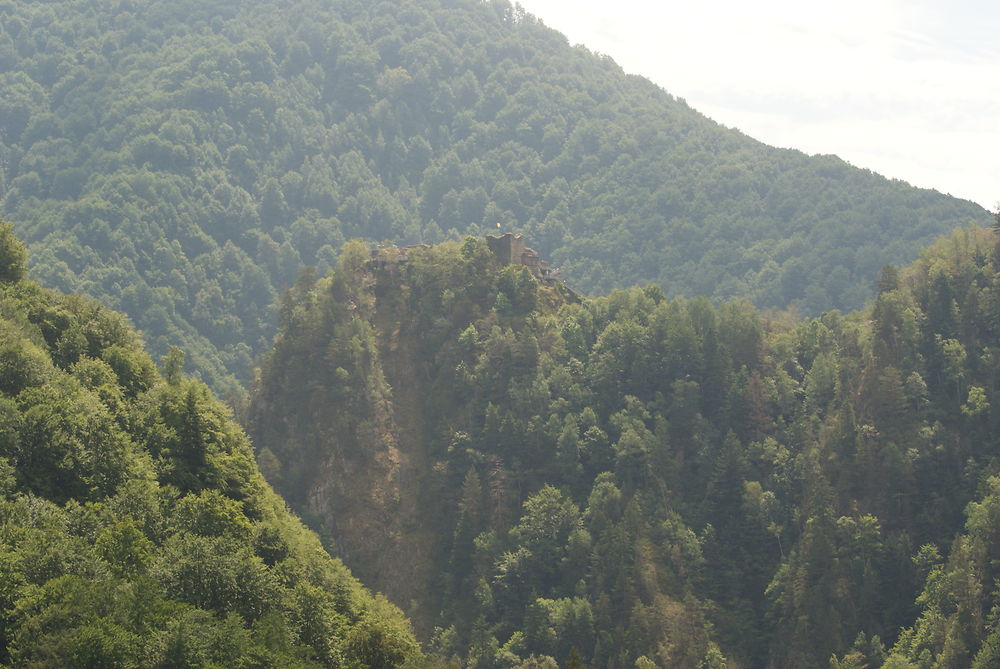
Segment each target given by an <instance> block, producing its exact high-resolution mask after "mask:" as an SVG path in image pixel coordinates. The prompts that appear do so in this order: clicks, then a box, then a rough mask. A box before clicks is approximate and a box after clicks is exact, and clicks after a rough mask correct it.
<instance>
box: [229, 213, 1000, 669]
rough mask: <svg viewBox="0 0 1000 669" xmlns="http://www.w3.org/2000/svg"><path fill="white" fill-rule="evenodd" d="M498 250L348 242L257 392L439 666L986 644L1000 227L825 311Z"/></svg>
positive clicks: (267, 460)
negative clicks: (628, 283) (599, 274)
mask: <svg viewBox="0 0 1000 669" xmlns="http://www.w3.org/2000/svg"><path fill="white" fill-rule="evenodd" d="M503 251H504V250H503V249H502V248H498V245H497V244H495V243H493V244H487V243H486V241H485V240H483V239H481V238H473V237H468V238H466V239H465V240H464V241H462V242H447V243H443V244H439V245H434V246H425V247H415V248H412V249H408V250H407V251H406V253H405V261H402V262H396V263H381V262H376V261H375V260H377V259H378V258H379V257H380V255H379V254H380V252H377V253H376V258H375V260H373V259H372V255H371V252H370V251H369V249H368V248H367V247H366V246H365V245H364V244H362V243H361V242H351V243H349V244H348V245H347V246H345V247H344V249H343V250H342V251H341V253H340V260H339V261H338V264H337V266H336V267H335V268H334V269H333V270H331V272H330V273H329V274H328V275H327V276H325V277H322V278H318V277H315V276H309V275H306V276H303V277H302V279H301V280H300V281H299V282H298V283H297V284H296V285H295V286H294V287H293V288H292V289H291V290H290V291H289V292H288V293H287V294H286V296H285V298H284V300H283V302H282V305H281V312H282V323H281V326H280V328H279V334H278V337H277V338H276V341H275V347H274V349H273V351H272V352H271V353H270V354H269V355H268V356H267V357H266V358H265V359H264V363H263V365H262V367H261V370H260V374H259V379H258V382H257V383H256V384H255V387H254V391H253V394H252V401H251V405H250V411H249V431H250V433H251V435H252V436H253V439H254V443H255V445H256V447H257V449H258V459H259V461H260V463H261V467H262V469H263V471H264V472H265V474H266V476H267V477H268V480H270V481H272V482H273V483H274V485H275V486H276V487H277V488H278V490H280V491H282V492H283V493H284V494H286V495H287V498H288V500H289V502H290V504H292V506H293V507H294V508H296V509H298V510H299V511H300V512H301V513H302V514H303V516H304V517H306V518H308V519H309V522H310V523H311V524H312V525H313V526H314V527H315V528H316V529H317V530H318V531H319V532H320V533H321V534H323V535H325V536H328V537H329V540H330V545H331V546H333V547H334V550H335V551H336V553H337V554H338V555H340V556H342V557H343V559H344V560H345V562H346V563H347V564H348V565H349V566H350V567H351V568H352V569H353V570H354V571H355V573H357V574H358V576H359V578H361V579H362V581H363V582H365V583H366V584H368V585H369V586H370V587H373V588H376V589H378V590H380V591H382V592H385V593H386V595H387V596H388V597H389V598H390V599H391V600H392V601H394V602H396V603H397V604H398V605H400V606H401V607H402V608H403V609H404V610H405V611H407V613H408V614H409V615H410V616H411V618H412V619H413V621H414V624H415V626H416V629H417V631H418V634H420V635H421V636H422V638H424V639H425V640H427V641H429V643H430V647H429V650H430V651H431V653H432V655H433V656H436V657H437V658H438V662H439V663H440V664H446V663H447V662H448V661H449V660H454V661H455V662H457V663H458V666H475V667H520V666H524V667H531V666H552V665H551V664H548V665H547V664H544V662H550V661H551V659H554V660H557V661H559V662H560V663H561V662H566V661H567V660H568V658H569V657H570V655H572V653H573V652H574V650H575V652H576V653H577V654H578V656H579V658H580V659H582V661H583V663H584V666H592V667H613V668H615V669H618V668H621V669H632V668H633V667H644V668H645V667H721V666H729V667H732V666H737V667H774V668H785V667H787V668H794V667H807V666H809V667H811V666H823V665H825V664H830V663H831V657H833V662H834V663H833V664H832V665H831V666H835V667H838V668H843V669H847V668H851V669H858V668H860V667H864V666H868V667H880V666H883V664H885V666H886V667H901V666H914V665H913V664H909V663H917V664H916V665H915V666H924V665H927V666H942V667H955V668H956V669H957V668H958V667H968V666H976V667H987V666H993V665H992V664H991V663H995V661H996V658H997V657H998V655H997V652H998V651H997V649H998V648H1000V644H998V643H997V639H1000V631H998V627H997V625H998V618H997V616H996V615H995V611H996V610H997V609H996V607H997V606H998V603H997V600H996V593H995V591H994V587H993V583H994V581H995V578H996V577H997V575H998V573H997V565H998V564H1000V562H998V561H997V560H996V559H995V556H996V555H997V554H998V548H997V546H998V545H1000V543H998V540H997V537H1000V523H998V521H997V519H998V518H1000V515H998V514H997V513H996V510H997V508H1000V506H998V504H1000V503H998V499H1000V493H998V491H1000V479H998V478H997V477H998V476H1000V458H998V457H997V454H998V453H1000V441H998V435H1000V397H998V395H997V393H998V379H1000V367H998V361H1000V351H998V349H997V347H996V345H995V343H996V342H997V341H998V340H1000V329H998V328H1000V311H998V305H1000V301H998V295H1000V271H998V267H1000V243H998V242H997V240H996V238H995V236H994V233H993V232H992V231H989V230H983V229H966V230H961V231H956V232H955V233H954V234H953V235H952V236H951V237H949V238H944V239H941V240H939V241H938V242H936V243H935V244H934V245H933V246H931V247H929V248H928V249H926V250H925V251H924V253H923V254H922V256H921V258H920V259H919V260H918V261H916V262H915V263H913V264H912V265H910V266H908V267H905V268H896V267H893V266H887V267H885V268H884V269H883V271H882V272H881V274H880V277H879V280H878V293H877V296H876V298H875V299H874V301H873V303H872V304H871V305H870V306H869V307H868V308H866V309H865V310H862V311H857V312H852V313H849V314H846V315H842V314H839V313H836V312H831V313H827V314H824V315H823V316H821V317H818V318H813V319H804V320H801V321H796V320H793V319H775V318H773V317H772V318H766V317H764V316H762V315H761V314H760V313H758V312H757V311H756V310H755V309H754V308H753V307H752V306H751V305H750V304H748V303H746V302H725V303H722V304H720V305H718V306H713V305H712V304H711V303H710V302H709V301H708V300H707V299H705V298H698V299H693V300H685V299H682V298H674V299H668V298H667V297H666V296H665V294H664V292H663V290H662V289H661V288H660V287H658V286H656V285H652V284H650V285H647V286H645V287H642V288H638V287H636V288H629V289H627V290H621V291H613V292H612V293H611V294H610V295H608V296H607V297H599V298H586V299H583V300H579V299H575V298H574V297H573V296H572V294H570V293H568V292H567V291H565V290H564V288H563V286H562V285H561V284H559V283H558V282H548V281H545V280H540V279H539V278H538V277H536V276H533V274H532V272H531V269H530V266H529V265H530V263H529V264H528V265H526V264H524V263H523V262H521V263H519V262H514V263H510V262H509V260H510V258H508V257H504V253H503ZM387 252H388V251H387ZM991 612H992V613H991ZM545 657H548V658H551V659H550V660H545V659H544V658H545ZM532 658H534V659H532ZM935 662H937V664H935ZM533 663H534V664H533ZM538 663H541V664H538ZM724 663H726V664H725V665H724Z"/></svg>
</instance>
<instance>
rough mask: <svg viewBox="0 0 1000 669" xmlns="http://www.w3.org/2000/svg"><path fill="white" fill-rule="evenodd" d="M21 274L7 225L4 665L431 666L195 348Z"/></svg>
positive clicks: (1, 252) (2, 379) (1, 471)
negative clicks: (265, 471)
mask: <svg viewBox="0 0 1000 669" xmlns="http://www.w3.org/2000/svg"><path fill="white" fill-rule="evenodd" d="M24 271H25V267H24V248H23V246H22V245H21V244H20V242H18V241H17V240H16V239H15V238H14V237H13V236H12V234H11V231H10V226H9V225H3V226H0V666H2V667H119V668H125V667H337V668H345V669H347V668H350V669H366V668H372V667H379V668H386V669H388V668H390V667H400V666H404V663H406V666H412V667H417V666H423V665H421V664H420V663H421V662H422V656H421V653H420V650H419V646H418V644H417V642H416V641H415V638H414V636H413V633H412V631H411V629H410V627H409V624H408V622H407V621H406V620H405V619H404V618H403V616H402V614H401V613H400V612H399V610H398V609H397V608H396V607H394V606H392V605H391V604H389V603H388V602H387V601H385V599H384V598H381V597H379V598H373V597H372V595H371V594H370V593H369V592H368V591H366V590H364V589H363V588H362V587H361V586H360V584H359V583H358V582H357V581H356V580H355V579H354V578H353V577H352V576H351V575H350V573H349V572H348V571H347V569H345V567H344V566H343V564H341V563H340V562H339V561H338V560H335V559H333V558H331V557H330V556H329V555H328V554H327V553H326V552H325V551H324V550H323V547H322V545H321V544H320V542H319V541H318V539H317V537H316V536H315V535H314V534H313V533H312V532H310V531H308V530H306V529H305V528H304V527H303V526H302V525H301V524H300V523H299V521H298V520H297V519H295V518H294V517H293V516H292V515H291V514H290V513H289V512H288V510H287V508H286V506H285V504H284V502H283V501H282V500H281V499H280V498H279V497H278V496H277V495H276V494H275V493H274V492H273V491H272V489H271V488H270V487H269V486H268V484H267V483H265V481H264V479H263V477H262V476H261V475H260V473H259V471H258V469H257V466H256V464H255V463H254V458H253V452H252V449H251V448H250V444H249V441H248V439H247V437H246V435H245V434H244V433H243V432H242V431H241V430H240V428H238V427H237V426H236V424H235V423H234V422H233V420H232V418H231V417H230V415H229V410H228V409H226V408H225V407H224V405H222V404H221V403H220V402H219V401H217V400H215V399H214V398H213V397H212V395H211V393H210V392H209V391H208V389H207V387H206V386H205V384H204V383H202V382H199V381H194V380H191V379H189V378H186V377H184V376H183V375H182V374H181V371H180V368H181V366H182V364H183V356H182V354H181V353H180V352H179V350H176V349H175V350H174V351H172V352H171V353H170V354H169V355H168V356H167V357H166V359H165V360H164V362H163V369H162V371H160V370H158V369H157V368H156V367H155V366H154V364H153V363H152V361H151V360H150V358H149V357H148V356H147V355H146V353H145V352H144V351H143V350H142V342H141V341H140V340H139V339H138V337H137V336H136V334H135V333H134V332H133V331H132V330H131V329H130V327H129V326H128V325H127V324H126V321H125V319H124V318H123V317H122V316H121V315H119V314H116V313H113V312H111V311H109V310H107V309H106V308H104V307H102V306H100V305H98V304H96V303H94V302H91V301H88V300H85V299H82V298H80V297H79V296H64V295H59V294H56V293H53V292H50V291H47V290H44V289H42V288H40V287H39V286H38V285H36V284H34V283H30V282H27V281H24V280H23V275H24Z"/></svg>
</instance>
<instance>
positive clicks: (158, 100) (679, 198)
mask: <svg viewBox="0 0 1000 669" xmlns="http://www.w3.org/2000/svg"><path fill="white" fill-rule="evenodd" d="M678 66H682V64H678ZM0 213H2V214H3V215H4V217H5V218H6V219H7V220H9V221H11V222H13V223H14V224H15V226H16V229H17V230H18V232H19V234H20V235H22V236H23V238H24V239H25V240H26V241H27V243H28V245H29V247H30V248H31V250H32V255H31V262H32V268H33V270H32V271H33V276H34V277H35V278H36V279H37V280H38V281H39V282H40V283H41V284H42V285H44V286H46V287H49V288H54V289H59V290H63V291H66V292H81V293H84V294H87V295H90V296H93V297H96V298H99V299H100V300H102V301H103V302H104V303H105V304H106V305H109V306H111V307H112V308H115V309H119V310H121V311H123V312H125V313H127V314H128V315H129V316H130V317H131V318H132V320H133V321H134V322H135V324H136V325H137V327H138V328H140V329H141V330H142V332H143V334H144V337H145V339H146V341H147V343H148V345H149V346H150V348H151V349H152V351H153V352H154V353H155V354H156V355H162V354H164V353H166V351H167V350H168V349H169V347H170V345H175V344H176V345H180V346H182V347H183V348H184V349H185V350H186V351H187V352H188V364H189V367H190V368H191V371H193V372H195V373H196V374H197V375H198V376H199V377H200V378H201V379H202V380H204V381H206V382H207V383H208V384H209V385H210V386H211V387H212V388H213V389H215V390H216V391H217V392H222V393H229V392H233V391H239V390H240V389H241V388H242V387H243V386H244V385H245V383H246V381H247V379H248V377H249V370H250V368H251V363H252V360H253V358H254V357H255V356H256V355H258V354H260V353H263V352H264V351H265V350H267V348H268V346H269V345H270V341H271V337H272V335H273V327H274V322H275V320H276V314H275V312H274V303H275V299H276V297H277V295H279V294H280V293H281V291H282V290H283V289H284V288H285V287H286V286H288V285H290V284H291V283H292V282H293V281H294V279H295V277H296V275H297V272H298V269H299V267H300V266H301V265H303V264H305V265H314V266H316V267H317V268H318V272H319V274H320V275H323V274H325V273H326V271H327V270H328V269H329V268H330V267H332V265H333V264H334V263H335V259H336V256H337V252H338V249H339V248H340V246H341V245H342V244H343V243H344V241H345V239H349V238H352V237H363V238H365V239H368V240H376V241H377V240H385V239H391V240H393V241H395V242H396V243H415V242H439V241H442V240H444V239H453V240H458V239H460V238H461V236H462V235H464V234H466V233H470V234H481V232H482V230H483V228H484V226H486V227H490V228H492V227H493V226H495V224H496V223H497V222H500V223H502V225H503V226H505V228H506V229H516V230H521V231H524V232H526V233H528V234H529V235H530V236H531V238H532V239H533V241H534V243H535V245H536V246H537V247H538V248H539V250H540V251H541V252H542V253H543V254H544V255H545V256H546V257H548V258H550V259H551V260H552V261H553V262H554V263H555V264H557V265H561V266H562V267H563V269H564V270H565V272H566V276H568V277H571V281H572V283H573V284H574V286H575V287H576V288H577V289H578V290H579V291H580V292H583V293H588V294H606V293H607V292H608V291H609V290H611V289H613V288H621V287H625V286H629V285H634V284H637V283H648V282H653V283H657V284H658V285H660V286H661V287H662V288H663V290H664V292H665V294H666V295H667V296H668V297H672V296H675V295H681V294H683V295H687V296H691V297H693V296H709V297H714V298H730V297H743V298H747V299H749V300H751V301H752V302H754V303H755V304H757V305H759V306H761V307H765V308H778V309H783V308H786V307H789V306H792V307H796V308H797V309H798V310H799V311H800V312H802V313H805V314H813V315H815V314H819V313H821V312H823V311H825V310H828V309H830V308H841V309H846V308H857V307H860V306H861V305H862V303H863V302H864V300H865V299H867V298H869V297H870V296H871V290H870V283H871V277H873V276H875V275H876V274H877V272H878V270H879V268H880V267H881V266H882V265H883V264H885V263H897V264H898V263H905V262H910V261H911V260H913V259H914V258H916V257H917V253H918V250H919V248H920V247H921V246H923V245H926V244H927V243H929V242H930V240H931V239H932V238H933V237H934V236H936V235H938V234H942V233H945V232H946V231H948V230H950V229H952V228H953V227H956V226H964V225H967V224H969V223H970V222H971V221H973V220H975V221H976V222H978V223H980V224H982V223H983V222H985V220H986V219H985V216H986V214H985V212H984V211H983V210H982V209H981V208H979V207H977V206H975V205H973V204H972V203H969V202H964V201H960V200H957V199H954V198H951V197H946V196H943V195H941V194H939V193H936V192H932V191H927V190H918V189H914V188H911V187H909V186H908V185H906V184H903V183H901V182H897V181H890V180H887V179H885V178H882V177H880V176H878V175H875V174H872V173H871V172H868V171H865V170H861V169H856V168H854V167H852V166H850V165H848V164H846V163H844V162H843V161H841V160H839V159H838V158H836V157H833V156H816V157H807V156H805V155H803V154H801V153H799V152H795V151H789V150H778V149H774V148H771V147H767V146H764V145H762V144H760V143H759V142H756V141H754V140H752V139H750V138H748V137H746V136H744V135H742V134H740V133H739V132H737V131H735V130H730V129H725V128H722V127H720V126H718V125H716V124H715V123H713V122H711V121H710V120H708V119H706V118H705V117H704V116H702V115H700V114H699V113H697V112H696V111H694V110H692V109H690V108H689V107H688V106H687V105H686V104H685V102H684V101H683V100H679V99H675V98H673V97H671V96H670V95H669V94H667V93H666V92H664V91H663V90H661V89H659V88H658V87H656V86H654V85H653V84H651V83H650V82H649V81H646V80H644V79H642V78H639V77H634V76H626V75H625V74H624V73H623V72H622V71H621V69H620V68H619V67H618V66H617V65H615V63H614V62H613V61H611V60H610V59H609V58H607V57H603V56H598V55H596V54H592V53H590V52H588V51H587V50H586V49H584V48H581V47H572V46H570V45H569V44H568V43H567V41H566V39H565V37H563V36H562V35H561V34H559V33H557V32H555V31H553V30H550V29H549V28H546V27H545V26H544V25H542V24H541V23H540V22H539V21H537V20H536V19H535V18H533V17H532V16H530V15H528V14H526V13H525V12H524V11H523V10H522V9H520V8H519V7H518V6H516V5H511V4H510V3H508V2H507V1H506V0H491V1H489V2H482V1H481V0H393V1H392V2H369V1H362V0H282V1H278V0H253V1H251V0H171V1H170V2H154V1H153V0H114V1H113V2H103V3H94V2H90V1H88V0H52V1H47V2H32V1H30V0H0Z"/></svg>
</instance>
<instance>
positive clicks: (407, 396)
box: [250, 246, 497, 637]
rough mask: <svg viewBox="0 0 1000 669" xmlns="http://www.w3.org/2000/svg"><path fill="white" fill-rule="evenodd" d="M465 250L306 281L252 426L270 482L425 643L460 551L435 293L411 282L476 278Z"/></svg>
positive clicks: (262, 386)
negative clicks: (432, 317) (449, 486)
mask: <svg viewBox="0 0 1000 669" xmlns="http://www.w3.org/2000/svg"><path fill="white" fill-rule="evenodd" d="M457 250H458V249H457V247H448V246H444V247H435V248H434V249H430V248H418V249H414V250H412V251H411V253H410V256H411V259H404V260H399V259H393V260H391V261H389V262H385V263H371V262H363V259H364V257H365V256H363V255H362V253H363V251H361V250H360V249H359V253H358V254H356V256H355V258H354V260H353V261H352V260H350V259H347V260H345V261H344V262H342V263H341V264H340V266H339V267H338V268H337V269H336V270H335V271H334V272H333V273H332V274H331V276H329V277H327V278H326V279H324V280H322V281H319V282H313V281H312V280H311V279H305V280H301V281H300V282H299V284H297V285H296V287H295V288H293V289H292V290H291V291H290V292H289V294H288V295H287V296H286V299H285V304H284V306H283V309H284V311H285V313H286V314H287V315H289V318H288V319H286V323H285V325H286V328H285V330H284V331H283V332H282V334H281V335H280V336H279V339H278V343H277V345H276V348H275V350H274V352H273V353H272V355H271V358H270V359H269V360H268V362H267V364H265V366H264V369H263V372H262V376H261V378H260V380H259V382H258V386H257V392H256V393H255V396H254V400H253V405H252V409H251V421H250V431H251V432H252V434H253V436H254V440H255V443H256V444H257V445H258V448H259V449H260V450H261V459H262V462H263V463H264V464H263V467H264V469H265V471H267V472H268V474H269V477H270V478H271V479H273V480H275V482H276V485H277V486H278V487H279V489H282V490H283V491H284V492H285V493H286V495H288V499H290V500H291V502H292V503H293V505H295V506H296V507H297V508H298V509H300V510H301V511H302V513H303V515H304V516H305V517H306V518H307V519H309V520H310V522H311V523H312V524H313V526H314V527H316V528H317V529H318V530H319V531H320V533H321V535H323V536H324V537H326V539H327V543H328V545H329V546H330V547H331V549H332V550H333V552H334V553H335V554H337V555H338V556H340V557H342V558H343V559H344V561H345V562H346V563H347V564H348V565H353V566H354V567H355V568H356V569H357V570H358V571H357V574H358V576H359V577H360V578H361V579H362V581H363V582H365V583H366V584H369V585H370V586H371V587H373V588H375V589H376V590H378V591H379V592H382V593H384V594H385V595H386V596H387V597H389V599H390V600H391V601H393V602H394V603H396V604H398V605H399V606H400V607H401V608H403V609H404V610H405V611H406V612H407V614H408V615H409V616H410V617H411V619H412V620H413V622H414V625H415V627H416V628H417V630H418V632H420V633H422V634H423V635H424V636H425V637H426V636H429V634H430V632H431V630H432V628H433V623H434V620H435V614H436V611H437V607H438V605H439V604H440V587H439V579H440V573H439V572H440V569H439V567H440V562H441V560H443V559H446V550H447V547H448V544H449V541H450V537H449V536H448V533H447V532H446V531H444V530H443V528H445V527H446V526H447V524H446V523H442V522H441V521H442V515H441V514H440V513H438V511H436V510H435V509H436V507H435V504H440V491H441V487H442V484H443V480H442V471H441V470H440V468H438V470H437V471H436V470H435V468H434V461H435V460H434V455H433V454H432V453H431V451H432V449H433V442H434V439H435V435H434V434H432V433H431V431H430V430H429V429H428V421H427V416H428V415H429V414H432V413H433V412H434V410H433V409H432V408H430V407H429V406H428V399H429V398H431V397H432V396H433V395H434V393H435V390H434V388H433V385H434V382H435V376H436V369H435V367H436V366H435V361H434V360H433V356H429V355H428V350H429V349H430V350H432V349H433V347H434V344H433V343H432V342H431V341H430V340H429V339H428V338H429V337H431V336H432V335H433V333H431V332H428V329H427V327H426V325H427V324H426V322H425V317H426V308H427V307H428V303H427V302H426V301H424V300H423V299H422V298H421V297H420V295H421V294H423V293H425V292H426V291H427V290H430V287H429V286H426V285H420V284H421V282H420V281H416V282H414V281H413V277H412V274H411V273H410V271H409V270H410V269H411V268H410V265H411V263H412V264H413V265H414V266H416V267H417V270H416V272H417V274H420V273H421V271H420V267H421V266H422V265H423V264H432V265H433V264H438V263H443V264H448V263H457V264H458V265H462V268H458V267H452V269H451V271H450V273H451V274H453V275H461V274H463V273H466V272H468V273H469V276H473V274H474V272H475V271H476V270H474V269H473V267H472V266H471V265H470V263H469V260H468V259H463V258H462V256H461V255H460V254H457V255H455V253H456V251H457ZM476 252H477V255H478V263H479V270H478V273H479V276H478V278H477V279H476V280H477V281H480V282H483V281H485V282H489V281H491V280H492V275H493V274H495V272H496V270H497V267H496V266H495V264H494V262H495V261H494V259H493V258H492V257H491V256H490V254H489V253H488V252H485V251H484V249H483V248H481V247H479V246H477V247H476ZM449 254H451V255H452V257H451V258H445V257H444V256H446V255H449ZM413 256H416V257H415V258H414V257H413ZM487 266H489V271H488V272H487V271H484V270H485V269H486V267H487ZM437 292H438V293H440V291H437ZM437 298H438V300H440V298H441V295H440V294H438V295H437ZM431 306H433V301H432V304H431ZM452 306H454V305H452ZM467 306H469V305H467ZM476 309H477V310H478V307H477V308H476ZM470 315H471V314H470ZM459 318H460V320H464V321H465V322H466V325H467V324H468V317H466V318H464V319H462V318H461V315H459ZM438 411H440V409H438ZM269 466H270V469H268V467H269Z"/></svg>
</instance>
